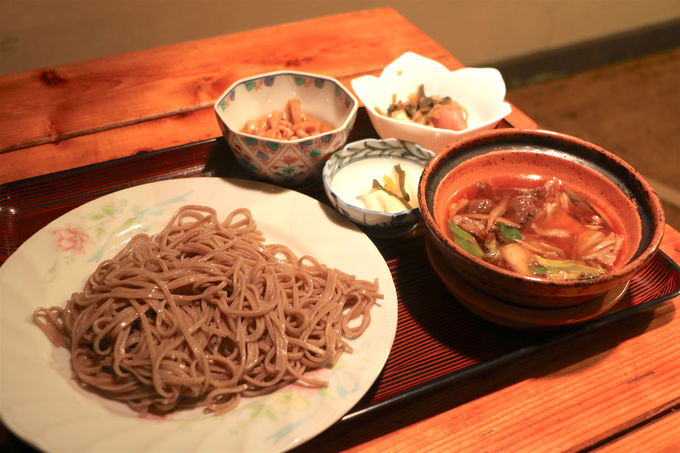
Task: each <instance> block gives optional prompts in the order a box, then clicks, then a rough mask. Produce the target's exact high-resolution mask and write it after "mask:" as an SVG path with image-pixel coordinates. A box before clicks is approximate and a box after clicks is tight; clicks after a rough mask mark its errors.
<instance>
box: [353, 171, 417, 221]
mask: <svg viewBox="0 0 680 453" xmlns="http://www.w3.org/2000/svg"><path fill="white" fill-rule="evenodd" d="M358 198H359V199H360V200H361V201H363V203H364V207H365V208H366V209H370V210H372V211H384V212H400V211H406V210H409V209H413V208H415V207H416V206H417V205H418V202H417V200H416V196H415V189H414V187H413V186H412V185H411V184H409V182H408V180H407V178H406V172H404V170H403V169H402V168H401V165H395V166H394V167H392V170H391V173H390V174H389V175H383V177H382V182H380V181H378V180H377V179H373V183H372V186H371V189H370V190H369V191H368V192H366V193H365V194H363V195H360V196H359V197H358Z"/></svg>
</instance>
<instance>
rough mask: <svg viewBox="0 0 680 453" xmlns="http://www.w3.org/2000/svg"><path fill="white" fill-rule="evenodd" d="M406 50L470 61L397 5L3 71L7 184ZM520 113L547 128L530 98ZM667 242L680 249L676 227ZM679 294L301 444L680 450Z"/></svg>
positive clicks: (0, 169) (205, 121) (0, 127)
mask: <svg viewBox="0 0 680 453" xmlns="http://www.w3.org/2000/svg"><path fill="white" fill-rule="evenodd" d="M407 50H411V51H414V52H416V53H419V54H422V55H424V56H427V57H429V58H433V59H437V60H439V61H441V62H442V63H443V64H445V65H446V66H448V67H449V68H451V69H455V68H458V67H461V66H462V65H461V63H460V62H459V61H458V60H456V59H455V58H454V57H453V56H452V55H450V54H449V53H448V52H447V51H446V50H445V49H444V48H442V47H441V46H440V45H438V44H437V43H436V42H434V41H433V40H432V39H431V38H429V37H428V36H427V35H426V34H424V33H423V32H422V31H420V30H419V29H418V28H416V27H415V26H414V25H413V24H411V23H410V22H408V21H407V20H406V19H405V18H404V17H402V16H400V15H399V14H398V13H397V12H396V11H394V10H392V9H389V8H383V9H374V10H367V11H359V12H354V13H348V14H341V15H336V16H331V17H323V18H318V19H313V20H308V21H303V22H297V23H292V24H285V25H280V26H275V27H269V28H265V29H260V30H253V31H248V32H243V33H237V34H232V35H225V36H220V37H216V38H210V39H204V40H200V41H193V42H186V43H181V44H177V45H172V46H166V47H161V48H156V49H150V50H145V51H140V52H134V53H129V54H124V55H118V56H114V57H108V58H101V59H96V60H92V61H85V62H81V63H75V64H68V65H63V66H57V67H51V68H43V69H39V70H35V71H27V72H22V73H17V74H11V75H6V76H2V77H0V95H1V96H2V101H3V102H2V103H0V118H2V121H1V122H0V184H2V183H6V182H10V181H14V180H19V179H23V178H28V177H32V176H36V175H41V174H47V173H51V172H55V171H59V170H65V169H70V168H74V167H79V166H83V165H87V164H92V163H97V162H103V161H107V160H110V159H115V158H120V157H124V156H130V155H134V154H136V153H141V152H146V151H149V150H157V149H162V148H167V147H171V146H174V145H180V144H184V143H189V142H196V141H199V140H204V139H208V138H213V137H216V136H219V135H220V131H219V129H218V127H217V124H216V122H215V119H214V114H213V112H212V104H213V102H214V100H215V99H216V98H217V97H218V95H219V94H220V93H221V92H222V91H223V90H224V89H226V87H227V86H228V85H230V84H231V83H232V82H233V81H235V80H237V79H239V78H241V77H244V76H248V75H252V74H255V73H262V72H267V71H273V70H280V69H286V68H288V69H297V70H303V71H309V72H317V73H322V74H327V75H330V76H333V77H336V78H338V79H339V80H341V81H342V82H343V83H345V84H346V85H347V86H349V81H350V80H351V79H352V78H354V77H357V76H360V75H364V74H377V73H379V71H380V70H381V69H382V68H383V67H384V66H385V65H386V64H387V63H389V62H390V61H392V60H394V59H395V58H396V57H398V56H399V55H401V54H402V53H403V52H405V51H407ZM508 122H509V123H511V124H512V125H513V126H515V127H526V128H532V127H536V124H535V123H534V122H533V121H532V120H531V119H530V118H528V117H527V116H526V115H524V114H523V113H522V112H521V111H520V110H518V109H516V108H513V112H512V114H511V115H510V116H509V117H508ZM662 250H663V251H664V252H665V253H666V254H668V255H669V256H670V257H671V258H672V259H674V260H676V261H678V260H680V233H678V231H676V230H675V229H673V228H672V227H670V226H668V227H667V228H666V235H665V239H664V242H663V245H662ZM678 308H680V298H675V299H673V300H671V301H668V302H665V303H662V304H660V305H658V306H657V308H655V309H654V310H653V311H649V312H641V313H637V314H635V315H631V316H629V317H627V318H625V319H622V320H620V321H618V322H616V323H614V324H610V325H608V326H606V327H604V328H601V329H596V330H593V331H591V332H589V333H588V334H586V335H584V336H581V337H579V338H578V339H577V340H576V341H569V342H564V343H558V344H555V345H551V346H550V347H549V348H545V349H542V350H540V351H538V352H536V353H534V354H532V355H530V356H528V357H524V358H522V359H521V360H519V361H518V362H516V363H515V364H514V366H513V367H511V368H507V369H503V370H501V371H496V372H494V373H487V374H483V375H481V376H479V375H478V376H476V377H475V378H474V379H469V380H466V381H464V382H463V383H462V384H459V385H457V386H455V388H448V389H446V390H445V391H443V392H441V393H438V394H436V395H431V396H428V397H425V398H423V399H421V400H418V401H412V402H409V403H408V404H404V405H402V406H399V407H396V408H395V409H394V410H393V411H392V412H390V413H389V414H387V415H385V416H384V417H380V418H378V419H375V420H372V421H371V422H369V423H362V424H361V425H360V426H351V428H350V427H344V428H342V429H338V428H331V429H329V430H328V431H327V432H325V433H323V434H321V435H320V436H319V437H318V438H316V439H313V440H312V441H310V442H309V443H308V444H306V445H304V446H303V447H304V448H303V449H301V450H306V449H311V448H313V449H314V450H321V451H337V450H345V449H347V450H356V451H414V450H423V451H491V452H493V451H530V452H538V451H580V450H588V451H590V450H598V451H621V452H630V451H680V411H678V408H680V320H679V319H677V317H676V316H675V312H676V310H677V309H678ZM0 433H2V431H0ZM7 436H8V434H7V433H6V432H5V433H4V434H2V435H0V441H2V437H4V438H5V439H6V438H7Z"/></svg>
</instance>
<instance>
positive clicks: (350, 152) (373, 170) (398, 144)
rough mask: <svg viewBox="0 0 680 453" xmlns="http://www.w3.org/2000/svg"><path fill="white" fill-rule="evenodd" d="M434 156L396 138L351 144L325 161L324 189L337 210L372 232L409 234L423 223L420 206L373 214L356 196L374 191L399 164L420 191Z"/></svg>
mask: <svg viewBox="0 0 680 453" xmlns="http://www.w3.org/2000/svg"><path fill="white" fill-rule="evenodd" d="M433 155H434V153H432V152H431V151H429V150H426V149H424V148H422V147H420V146H418V145H416V144H415V143H410V142H405V141H403V140H399V139H396V138H391V139H386V140H379V139H366V140H360V141H356V142H352V143H348V144H347V145H345V146H344V147H343V148H342V149H341V150H339V151H336V152H335V153H333V154H332V155H331V157H330V158H329V159H328V160H327V161H326V164H325V165H324V168H323V173H322V179H323V186H324V190H325V192H326V195H327V196H328V199H329V200H330V202H331V204H332V205H333V207H334V208H335V209H337V210H338V211H339V212H340V213H341V214H343V215H344V216H346V217H347V218H349V219H350V220H352V221H353V222H354V223H356V224H358V225H360V226H363V227H365V228H367V229H368V230H369V232H370V231H374V232H382V233H386V232H387V233H390V234H398V233H400V232H406V231H408V230H409V229H410V228H412V227H413V226H414V225H415V224H416V223H417V222H418V221H419V220H420V212H419V209H418V207H415V208H412V209H408V210H403V211H400V212H394V213H389V212H385V211H373V210H370V209H365V208H364V207H363V203H362V201H361V200H360V199H358V198H357V197H358V196H360V195H361V194H364V193H366V192H368V191H369V190H370V189H371V187H372V181H373V179H377V180H378V181H382V177H383V175H386V174H389V173H390V172H391V170H392V168H393V167H394V166H395V165H396V164H400V165H401V167H402V169H403V170H404V171H405V173H406V180H407V181H408V182H409V183H410V184H411V185H413V184H415V188H417V186H418V182H419V180H420V174H421V173H422V171H423V168H425V165H427V163H428V162H429V161H430V159H431V158H432V156H433Z"/></svg>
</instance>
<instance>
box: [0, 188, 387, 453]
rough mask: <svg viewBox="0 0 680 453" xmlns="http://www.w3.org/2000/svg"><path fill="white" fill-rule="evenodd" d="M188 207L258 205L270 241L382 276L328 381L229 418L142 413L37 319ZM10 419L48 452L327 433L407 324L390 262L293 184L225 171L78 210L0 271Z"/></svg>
mask: <svg viewBox="0 0 680 453" xmlns="http://www.w3.org/2000/svg"><path fill="white" fill-rule="evenodd" d="M185 204H201V205H207V206H211V207H213V208H215V209H217V211H218V212H219V213H220V214H221V218H223V217H224V216H226V214H227V213H228V212H230V211H231V210H233V209H236V208H239V207H247V208H249V209H250V210H251V211H252V213H253V215H254V217H255V220H256V222H257V223H258V226H259V227H260V229H261V230H262V231H263V232H264V234H265V237H266V241H267V242H279V243H284V244H286V245H288V246H289V247H290V248H291V249H292V250H293V251H294V252H296V253H298V254H310V255H312V256H314V257H316V258H317V259H319V260H320V261H321V262H322V263H325V264H328V265H330V266H333V267H337V268H339V269H341V270H344V271H345V272H350V273H353V274H355V275H356V276H357V277H359V278H363V279H369V280H372V279H374V278H378V279H379V284H380V291H381V292H382V293H383V294H384V296H385V298H384V300H383V301H381V302H380V305H379V306H376V307H374V308H373V310H372V312H371V324H370V326H369V328H368V329H367V330H366V331H365V332H364V334H363V335H362V336H361V337H360V338H359V339H357V340H355V341H354V342H353V343H352V345H353V347H354V348H355V351H354V353H353V354H344V355H343V356H342V358H341V359H340V360H339V362H338V363H337V364H336V365H335V366H334V367H333V368H332V369H329V370H324V371H322V372H319V376H320V377H323V378H326V379H328V380H329V384H328V387H327V388H324V389H321V390H320V389H309V388H303V387H301V386H296V385H291V386H288V387H286V388H283V389H281V390H279V391H277V392H275V393H273V394H271V395H267V396H264V397H258V398H245V399H243V400H242V401H241V404H240V406H239V407H238V408H237V409H236V410H234V411H232V412H229V413H226V414H224V415H221V416H214V415H206V414H204V413H203V412H202V410H201V409H195V410H192V411H185V412H178V413H175V414H172V415H170V416H168V417H165V418H140V417H139V416H137V414H136V413H134V412H133V411H132V410H131V409H129V408H128V407H127V406H126V405H124V404H123V403H117V402H114V401H110V400H107V399H105V398H102V397H100V396H97V395H95V394H92V393H90V392H87V391H85V390H83V389H81V388H79V387H78V385H77V384H76V383H75V381H74V380H73V379H71V378H70V365H69V361H68V360H69V358H68V352H67V351H66V350H65V349H63V348H54V347H53V346H52V345H51V344H50V343H49V342H48V340H47V338H46V337H45V336H44V334H43V333H42V331H41V330H40V329H39V328H38V327H36V326H34V325H33V324H32V322H31V314H32V312H33V310H34V309H35V308H36V307H39V306H52V305H64V304H65V302H66V300H67V299H68V297H69V296H70V295H71V293H72V292H75V291H79V290H81V289H82V286H83V284H84V282H85V280H86V278H87V277H88V276H89V274H90V273H91V272H92V271H93V270H94V268H95V267H96V265H97V263H98V262H99V261H101V260H102V259H104V258H109V257H111V256H112V255H113V254H114V253H115V252H116V251H118V250H120V248H121V247H123V246H124V244H125V242H126V241H127V240H128V239H130V238H131V237H132V236H133V235H134V234H136V233H139V232H141V231H148V232H151V233H153V232H156V231H159V230H160V229H161V228H162V227H163V226H165V224H166V222H167V221H168V220H169V217H170V215H171V214H172V213H173V212H174V211H175V210H176V209H177V208H179V207H180V206H182V205H185ZM0 307H1V312H0V340H1V342H0V385H1V387H0V414H2V420H3V422H4V423H5V424H6V425H7V426H8V427H9V428H10V429H11V430H13V431H14V432H15V433H16V434H17V435H19V436H20V437H22V438H24V439H25V440H27V441H29V442H30V443H32V444H34V445H35V446H37V447H38V448H40V449H42V450H45V451H48V452H82V451H88V452H100V451H102V452H103V451H110V452H113V451H118V452H123V451H124V452H153V451H158V452H164V453H168V452H173V451H182V452H188V451H201V452H205V451H210V452H212V451H230V452H233V451H258V452H260V451H282V450H286V449H290V448H292V447H294V446H297V445H299V444H300V443H302V442H304V441H305V440H308V439H310V438H312V437H313V436H315V435H316V434H318V433H320V432H321V431H323V430H324V429H326V428H327V427H329V426H330V425H332V424H333V423H335V422H336V421H337V420H338V419H340V418H341V417H342V416H343V415H344V414H345V413H346V412H348V411H349V410H350V409H351V408H352V406H354V404H355V403H357V402H358V401H359V399H360V398H361V397H362V396H363V395H364V394H365V392H366V391H367V390H368V389H369V387H370V386H371V384H372V383H373V382H374V380H375V379H376V377H377V376H378V374H379V373H380V371H381V369H382V368H383V366H384V364H385V361H386V360H387V356H388V354H389V351H390V348H391V346H392V341H393V340H394V335H395V332H396V325H397V295H396V290H395V287H394V282H393V281H392V277H391V274H390V271H389V268H388V266H387V264H386V263H385V261H384V259H383V258H382V255H381V254H380V252H379V251H378V250H377V249H376V247H375V245H374V244H373V243H372V242H371V241H370V239H368V237H367V236H366V235H364V234H363V233H362V232H361V231H360V230H358V229H357V228H356V227H355V226H353V225H352V224H351V223H350V222H348V221H347V220H345V219H344V218H342V217H341V216H340V215H339V214H337V213H336V212H335V211H333V210H332V209H331V208H329V207H327V206H325V205H323V204H321V203H319V202H318V201H316V200H314V199H312V198H310V197H307V196H306V195H303V194H300V193H298V192H294V191H291V190H286V189H282V188H279V187H276V186H271V185H267V184H262V183H254V182H249V181H241V180H225V179H219V178H189V179H178V180H170V181H161V182H156V183H151V184H146V185H142V186H137V187H133V188H130V189H125V190H122V191H119V192H116V193H113V194H110V195H107V196H104V197H102V198H99V199H97V200H94V201H92V202H89V203H87V204H85V205H83V206H80V207H78V208H77V209H74V210H73V211H71V212H69V213H67V214H65V215H63V216H62V217H60V218H58V219H57V220H55V221H54V222H52V223H50V224H49V225H47V226H46V227H45V228H43V229H41V230H40V231H39V232H37V233H36V234H35V235H33V236H32V237H31V238H30V239H29V240H27V241H26V242H25V243H24V244H23V245H22V246H21V247H19V249H18V250H17V251H16V252H15V253H14V254H13V255H12V256H10V258H9V259H8V260H7V262H6V263H5V264H4V265H3V266H2V267H0Z"/></svg>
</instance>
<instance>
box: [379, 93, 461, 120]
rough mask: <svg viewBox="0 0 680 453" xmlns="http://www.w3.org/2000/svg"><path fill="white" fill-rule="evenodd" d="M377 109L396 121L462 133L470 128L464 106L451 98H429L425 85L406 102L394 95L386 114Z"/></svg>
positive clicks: (380, 112)
mask: <svg viewBox="0 0 680 453" xmlns="http://www.w3.org/2000/svg"><path fill="white" fill-rule="evenodd" d="M375 109H376V111H377V112H378V113H379V114H381V115H384V116H387V117H389V118H392V119H395V120H399V121H408V122H412V123H417V124H423V125H425V126H431V127H437V128H440V129H451V130H454V131H460V130H463V129H467V127H468V126H467V120H468V112H467V110H466V109H465V108H464V107H463V106H461V105H460V104H459V103H457V102H456V101H454V100H453V99H451V98H450V97H449V96H437V95H434V96H427V95H426V94H425V85H423V84H421V85H420V86H418V90H417V91H416V92H415V93H411V94H410V95H409V96H408V99H407V100H406V101H401V100H397V96H396V94H393V95H392V103H391V104H390V105H389V107H387V111H386V112H385V111H383V110H382V109H380V108H379V107H376V108H375Z"/></svg>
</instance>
